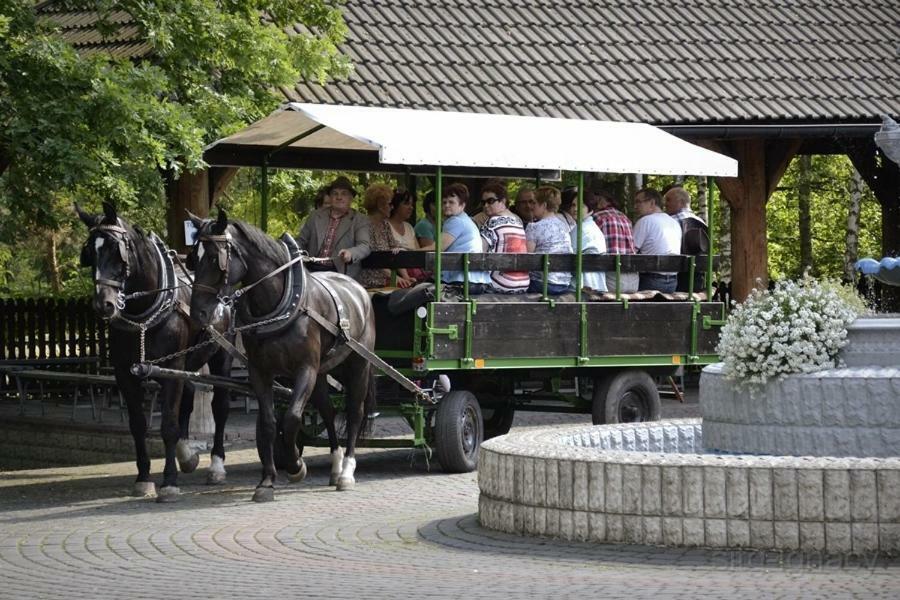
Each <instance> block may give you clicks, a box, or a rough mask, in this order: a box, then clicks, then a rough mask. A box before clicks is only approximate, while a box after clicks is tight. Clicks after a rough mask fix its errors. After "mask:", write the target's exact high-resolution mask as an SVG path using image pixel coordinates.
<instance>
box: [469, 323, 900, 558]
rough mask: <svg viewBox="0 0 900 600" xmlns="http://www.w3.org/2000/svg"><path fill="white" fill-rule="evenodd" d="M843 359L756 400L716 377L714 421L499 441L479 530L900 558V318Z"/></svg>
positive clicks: (485, 463)
mask: <svg viewBox="0 0 900 600" xmlns="http://www.w3.org/2000/svg"><path fill="white" fill-rule="evenodd" d="M842 360H843V362H844V366H842V367H841V368H838V369H828V370H824V371H819V372H817V373H811V374H805V375H793V376H787V377H785V378H783V379H781V380H779V381H774V382H770V383H769V384H767V385H766V386H765V388H764V389H757V390H756V391H755V392H750V391H746V390H742V389H740V388H737V387H735V386H734V384H733V383H732V382H731V381H729V380H727V379H725V378H724V377H723V376H722V374H721V365H711V366H709V367H706V368H705V369H704V371H703V375H702V377H701V383H700V404H701V411H702V415H703V420H702V422H701V421H700V420H681V421H671V422H666V423H630V424H621V425H607V426H573V427H568V428H565V429H545V430H528V431H524V432H515V433H512V434H509V435H506V436H501V437H499V438H495V439H492V440H489V441H487V442H485V443H484V444H483V446H482V453H481V464H480V466H479V472H478V483H479V487H480V490H481V494H480V498H479V518H480V520H481V523H482V524H483V525H484V526H485V527H489V528H493V529H498V530H502V531H506V532H510V533H518V534H523V535H543V536H551V537H559V538H564V539H572V540H586V541H596V542H623V543H632V544H654V545H667V546H703V547H715V548H755V549H760V550H776V551H779V550H780V551H796V550H800V551H810V552H824V553H828V554H857V555H871V554H873V553H882V554H894V553H898V552H900V401H898V399H900V369H898V368H897V366H898V365H900V319H895V318H866V319H858V320H857V321H856V322H855V323H853V324H852V325H851V327H850V328H849V345H848V346H847V347H846V348H845V349H844V350H843V351H842Z"/></svg>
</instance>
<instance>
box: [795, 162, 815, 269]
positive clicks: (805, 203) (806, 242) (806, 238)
mask: <svg viewBox="0 0 900 600" xmlns="http://www.w3.org/2000/svg"><path fill="white" fill-rule="evenodd" d="M799 166H800V176H799V178H798V182H797V183H798V185H797V200H798V204H799V212H800V214H799V223H798V225H799V229H800V274H801V275H803V274H805V273H807V272H809V273H812V274H814V269H815V266H814V265H813V256H812V227H811V225H810V211H809V188H810V178H811V177H812V157H811V156H810V155H808V154H804V155H803V156H801V157H800V165H799Z"/></svg>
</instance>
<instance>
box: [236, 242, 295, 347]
mask: <svg viewBox="0 0 900 600" xmlns="http://www.w3.org/2000/svg"><path fill="white" fill-rule="evenodd" d="M281 243H282V244H283V245H284V247H285V249H286V250H287V254H288V260H293V259H295V258H297V257H298V256H300V252H301V251H300V247H299V246H298V245H297V241H296V240H295V239H294V238H292V237H291V236H289V235H288V234H284V235H283V236H281ZM306 281H307V277H306V269H305V268H304V267H303V262H302V261H300V260H298V261H297V262H296V263H295V264H294V265H293V266H291V267H290V268H289V269H286V272H285V277H284V293H283V294H282V296H281V300H280V301H279V302H278V304H277V305H276V306H275V309H274V310H272V311H271V312H270V313H269V314H267V315H265V316H262V317H255V316H253V315H251V314H250V309H249V307H248V306H247V305H246V304H245V303H241V302H240V301H238V303H237V321H239V322H240V323H241V325H242V326H247V325H251V326H252V325H253V324H254V323H263V322H267V321H268V323H267V324H264V325H260V326H258V327H251V328H249V329H248V333H252V335H254V336H257V337H261V336H269V335H273V334H275V333H278V332H280V331H282V330H283V329H284V328H286V327H288V326H289V325H290V324H291V323H293V322H294V319H296V318H297V316H298V315H299V314H300V310H299V309H300V307H301V306H303V303H304V302H305V300H306V287H307V286H306Z"/></svg>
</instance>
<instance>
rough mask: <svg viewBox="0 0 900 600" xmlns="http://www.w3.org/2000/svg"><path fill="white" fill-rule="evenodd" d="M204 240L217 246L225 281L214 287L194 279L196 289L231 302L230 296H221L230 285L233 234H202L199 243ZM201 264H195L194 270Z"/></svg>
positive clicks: (225, 301)
mask: <svg viewBox="0 0 900 600" xmlns="http://www.w3.org/2000/svg"><path fill="white" fill-rule="evenodd" d="M204 242H212V244H213V245H215V247H216V254H217V255H218V256H217V261H216V263H217V264H218V267H219V271H220V272H221V273H222V278H223V279H224V282H223V283H222V285H221V286H220V287H219V288H214V287H213V286H211V285H206V284H203V283H200V282H198V281H197V280H196V278H195V280H194V286H193V287H194V289H195V290H199V291H201V292H207V293H209V294H212V295H214V296H216V297H217V298H219V300H220V301H221V302H223V303H224V304H226V305H227V304H229V303H230V302H229V298H228V296H221V295H220V294H221V291H222V290H223V289H225V288H227V287H228V268H229V266H230V265H231V234H229V233H227V232H226V233H222V234H219V235H214V234H205V235H201V236H199V237H198V238H197V243H198V244H202V243H204ZM198 266H199V265H193V268H194V270H195V271H196V269H197V267H198Z"/></svg>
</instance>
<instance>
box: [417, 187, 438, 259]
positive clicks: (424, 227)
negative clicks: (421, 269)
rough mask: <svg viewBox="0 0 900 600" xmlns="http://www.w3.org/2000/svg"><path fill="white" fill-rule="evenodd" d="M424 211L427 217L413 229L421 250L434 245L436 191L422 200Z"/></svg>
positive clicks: (430, 192) (429, 193) (427, 194)
mask: <svg viewBox="0 0 900 600" xmlns="http://www.w3.org/2000/svg"><path fill="white" fill-rule="evenodd" d="M422 210H423V211H425V216H424V217H422V218H421V219H420V220H419V222H418V223H416V226H415V227H414V228H413V230H414V231H415V232H416V241H417V242H419V248H420V249H421V248H422V246H427V245H429V244H432V245H433V244H434V190H430V191H429V192H427V193H426V194H425V197H424V198H422Z"/></svg>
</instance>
